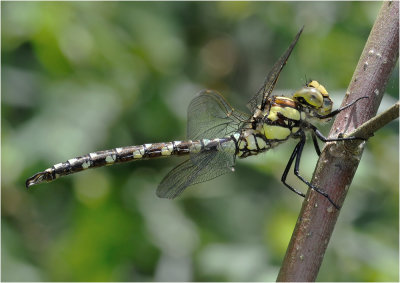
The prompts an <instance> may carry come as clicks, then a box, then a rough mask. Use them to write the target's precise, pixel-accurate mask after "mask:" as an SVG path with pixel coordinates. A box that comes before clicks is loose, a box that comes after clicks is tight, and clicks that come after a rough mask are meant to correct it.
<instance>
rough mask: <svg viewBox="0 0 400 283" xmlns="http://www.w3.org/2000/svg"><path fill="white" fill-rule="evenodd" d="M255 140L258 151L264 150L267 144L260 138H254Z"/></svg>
mask: <svg viewBox="0 0 400 283" xmlns="http://www.w3.org/2000/svg"><path fill="white" fill-rule="evenodd" d="M256 139H257V144H258V147H259V148H260V149H264V148H266V147H267V144H266V143H265V141H264V140H263V139H262V138H260V137H256Z"/></svg>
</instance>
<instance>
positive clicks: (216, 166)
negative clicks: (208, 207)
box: [157, 151, 235, 199]
mask: <svg viewBox="0 0 400 283" xmlns="http://www.w3.org/2000/svg"><path fill="white" fill-rule="evenodd" d="M234 164H235V155H234V154H231V153H230V152H225V151H202V152H200V153H197V154H192V155H191V156H190V159H188V160H186V161H184V162H182V163H181V164H179V165H178V166H176V167H175V168H174V169H172V170H171V171H170V172H169V173H168V174H167V176H165V177H164V179H163V180H162V181H161V183H160V185H159V186H158V189H157V196H159V197H161V198H169V199H173V198H175V197H177V196H179V195H180V194H181V193H182V192H183V191H184V190H185V189H186V188H187V187H189V186H191V185H194V184H198V183H202V182H205V181H208V180H211V179H214V178H216V177H218V176H221V175H223V174H226V173H228V172H232V171H233V170H232V168H233V166H234Z"/></svg>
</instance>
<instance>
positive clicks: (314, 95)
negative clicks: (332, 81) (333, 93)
mask: <svg viewBox="0 0 400 283" xmlns="http://www.w3.org/2000/svg"><path fill="white" fill-rule="evenodd" d="M293 99H294V100H296V101H297V102H298V103H300V104H301V105H303V106H304V107H306V108H308V109H309V110H312V112H315V113H316V114H317V115H327V114H329V113H331V111H332V105H333V102H332V100H331V99H330V97H329V94H328V92H327V91H326V89H325V87H324V86H323V85H321V84H320V83H319V82H317V81H310V82H309V83H307V85H306V86H304V87H303V88H301V89H300V90H298V91H296V92H295V93H294V95H293Z"/></svg>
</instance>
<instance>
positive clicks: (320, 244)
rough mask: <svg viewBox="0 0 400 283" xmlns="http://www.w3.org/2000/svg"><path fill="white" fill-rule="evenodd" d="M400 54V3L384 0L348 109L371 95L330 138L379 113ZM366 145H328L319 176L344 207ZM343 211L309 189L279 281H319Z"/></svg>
mask: <svg viewBox="0 0 400 283" xmlns="http://www.w3.org/2000/svg"><path fill="white" fill-rule="evenodd" d="M398 55H399V2H398V1H393V2H384V3H383V5H382V8H381V10H380V12H379V15H378V17H377V19H376V21H375V23H374V26H373V28H372V30H371V33H370V36H369V38H368V41H367V43H366V45H365V47H364V50H363V53H362V55H361V57H360V60H359V62H358V65H357V68H356V70H355V72H354V75H353V78H352V80H351V83H350V85H349V88H348V91H347V92H346V97H345V99H344V101H343V105H345V104H348V103H349V102H352V101H354V100H355V99H357V98H359V97H362V96H368V97H369V99H363V100H362V101H360V102H358V103H357V104H356V105H355V106H354V107H351V108H349V109H348V110H345V111H342V112H341V113H340V114H339V115H338V116H337V119H336V120H335V122H334V124H333V126H332V129H331V132H330V134H329V137H331V138H332V137H337V136H338V135H339V134H340V133H343V134H346V133H349V132H351V131H353V130H354V129H356V128H357V127H359V126H360V125H361V124H362V123H364V122H366V121H368V120H369V119H371V118H372V117H373V116H375V115H376V112H377V110H378V106H379V104H380V101H381V99H382V96H383V93H384V89H385V87H386V84H387V81H388V80H389V77H390V74H391V72H392V70H393V68H394V66H395V63H396V61H397V58H398ZM364 144H365V143H364V142H363V143H361V144H360V142H331V143H327V144H326V145H325V147H324V150H323V151H322V153H321V156H320V159H319V161H318V164H317V167H316V169H315V172H314V176H313V184H314V185H315V186H317V187H319V188H323V189H324V191H325V192H327V193H328V194H329V195H330V197H331V198H332V199H333V200H334V201H335V202H336V203H337V204H339V205H340V206H342V204H343V202H344V199H345V197H346V194H347V191H348V189H349V186H350V183H351V181H352V179H353V176H354V174H355V171H356V169H357V166H358V164H359V162H360V159H361V154H362V151H363V148H364ZM338 216H339V210H337V209H335V208H334V207H333V206H332V205H331V204H330V203H329V202H328V201H327V200H326V198H324V197H322V196H321V195H320V194H318V193H316V192H314V191H313V190H309V191H308V194H307V195H306V198H305V201H304V203H303V207H302V209H301V212H300V215H299V218H298V220H297V223H296V227H295V229H294V232H293V235H292V238H291V240H290V243H289V246H288V249H287V251H286V255H285V258H284V260H283V263H282V267H281V269H280V272H279V275H278V278H277V281H315V279H316V277H317V275H318V271H319V268H320V266H321V263H322V260H323V257H324V254H325V251H326V248H327V246H328V243H329V239H330V237H331V235H332V232H333V229H334V226H335V224H336V220H337V218H338Z"/></svg>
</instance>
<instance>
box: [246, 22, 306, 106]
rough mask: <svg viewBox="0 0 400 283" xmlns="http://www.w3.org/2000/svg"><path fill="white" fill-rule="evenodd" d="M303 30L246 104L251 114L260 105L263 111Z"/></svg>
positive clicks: (301, 30)
mask: <svg viewBox="0 0 400 283" xmlns="http://www.w3.org/2000/svg"><path fill="white" fill-rule="evenodd" d="M303 28H304V27H302V28H301V29H300V31H299V32H298V33H297V35H296V37H295V38H294V39H293V41H292V43H290V45H289V47H288V49H287V50H286V51H285V53H283V55H282V56H281V57H280V58H279V60H278V61H277V62H276V63H275V65H274V66H273V67H272V70H271V71H270V72H269V73H268V76H267V77H266V79H265V81H264V84H263V86H262V87H261V88H260V90H259V91H258V92H257V94H256V95H255V96H254V97H253V98H252V99H251V100H250V101H249V102H248V103H247V107H248V108H249V109H250V111H251V112H254V111H255V110H256V108H257V105H261V110H264V107H265V104H266V102H267V100H268V97H269V96H270V94H271V93H272V90H273V89H274V87H275V84H276V82H277V81H278V78H279V74H280V73H281V71H282V69H283V67H284V66H285V64H286V62H287V60H288V59H289V56H290V54H291V53H292V50H293V48H294V47H295V45H296V43H297V41H298V40H299V37H300V35H301V33H302V32H303Z"/></svg>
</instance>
